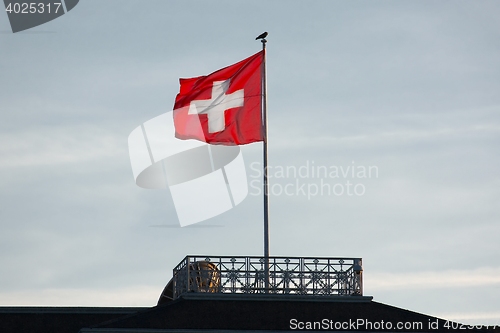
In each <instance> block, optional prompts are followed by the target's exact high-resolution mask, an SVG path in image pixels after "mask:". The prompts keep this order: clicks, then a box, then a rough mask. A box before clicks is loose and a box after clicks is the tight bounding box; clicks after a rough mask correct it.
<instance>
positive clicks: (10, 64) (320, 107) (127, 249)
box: [0, 0, 500, 324]
mask: <svg viewBox="0 0 500 333" xmlns="http://www.w3.org/2000/svg"><path fill="white" fill-rule="evenodd" d="M499 14H500V4H499V3H498V2H495V1H481V2H476V1H453V2H452V1H440V2H435V1H405V2H400V1H349V2H347V1H344V2H342V1H314V2H312V1H309V2H306V1H272V2H268V1H251V2H250V1H218V0H216V1H210V2H209V1H182V2H180V1H179V2H173V1H153V0H149V1H144V2H138V1H123V0H121V1H113V0H106V1H98V0H87V1H81V2H80V3H79V4H78V5H77V6H76V7H75V8H74V9H73V10H72V11H71V12H69V13H68V14H66V15H63V16H62V17H60V18H58V19H56V20H54V21H51V22H49V23H46V24H44V25H41V26H39V27H36V28H33V29H30V30H27V31H25V32H20V33H16V34H12V32H11V31H10V26H9V23H8V19H7V15H6V14H0V50H1V59H2V61H1V64H0V72H1V73H2V74H1V75H0V91H1V93H0V97H1V103H0V115H1V117H2V122H1V123H0V142H1V145H0V230H1V232H0V249H1V251H0V266H1V267H2V274H0V305H96V306H106V305H121V306H137V305H144V306H149V305H154V304H155V303H156V301H157V298H158V296H159V294H160V292H161V290H162V289H163V287H164V285H165V284H166V283H167V282H168V280H169V279H170V277H171V270H172V268H173V267H174V266H175V265H176V264H177V263H178V262H179V261H180V260H182V258H183V257H184V256H185V255H187V254H212V255H261V254H262V198H261V197H259V196H255V195H249V196H248V197H247V199H246V200H245V201H244V202H243V203H241V204H240V205H239V206H237V207H236V208H235V209H233V210H231V211H229V212H227V213H224V214H222V215H219V216H217V217H215V218H213V219H210V220H208V221H206V222H203V223H201V224H200V225H201V226H205V227H200V228H172V227H167V226H169V225H173V224H176V223H177V222H176V221H177V218H176V212H175V208H174V206H173V203H172V199H171V197H170V194H169V192H168V191H166V190H165V191H160V190H158V191H156V190H145V189H142V188H140V187H138V186H136V185H135V183H134V179H133V175H132V170H131V167H130V160H129V156H128V147H127V138H128V135H129V134H130V132H131V131H132V130H133V129H134V128H136V127H137V126H139V125H140V124H142V123H144V122H145V121H147V120H149V119H151V118H154V117H156V116H158V115H160V114H162V113H165V112H167V111H170V110H172V106H173V102H174V98H175V95H176V94H177V92H178V78H179V77H192V76H199V75H204V74H208V73H210V72H212V71H214V70H217V69H219V68H221V67H224V66H227V65H230V64H232V63H235V62H237V61H239V60H241V59H244V58H246V57H248V56H250V55H251V54H253V53H255V52H257V51H258V50H259V49H260V47H261V46H260V43H259V42H256V41H255V40H254V38H255V36H257V35H258V34H260V33H261V32H263V31H268V32H269V37H268V41H269V42H268V58H267V66H268V67H267V68H268V102H269V163H270V165H272V166H284V167H286V166H292V167H296V168H299V167H300V166H302V165H305V164H307V163H310V164H312V163H314V164H315V165H317V166H326V167H332V166H334V167H335V166H336V167H343V168H346V167H349V166H365V167H368V166H376V167H377V170H378V174H377V176H376V177H371V178H364V179H351V178H346V179H344V178H342V179H329V180H328V181H331V182H332V184H333V183H336V182H345V181H347V180H350V181H352V182H353V183H356V184H358V183H359V184H362V185H363V188H365V192H364V194H363V195H354V196H348V195H340V196H332V195H330V196H327V195H316V196H313V197H311V198H309V199H308V198H307V197H306V196H303V195H293V196H286V195H273V196H272V197H271V199H270V205H271V206H270V207H271V208H270V221H271V222H270V223H271V227H270V232H271V254H272V255H282V256H287V255H290V256H292V255H293V256H346V257H362V258H363V259H364V286H365V294H367V295H372V296H374V300H376V301H379V302H382V303H388V304H391V305H395V306H399V307H402V308H406V309H410V310H414V311H418V312H422V313H426V314H430V315H436V316H441V317H445V318H450V319H455V320H461V321H464V322H474V323H476V322H482V323H485V322H486V323H490V324H500V305H499V303H498V299H499V298H500V288H499V287H500V278H499V276H500V259H499V256H498V255H499V254H500V243H499V242H498V235H499V234H500V224H499V218H500V210H499V208H498V207H499V206H498V202H499V199H500V177H499V174H498V167H499V166H500V158H499V154H498V153H499V150H498V147H499V146H500V94H499V93H498V92H499V91H500V63H499V61H498V59H500V43H499V40H500V22H499V21H498V16H499ZM261 150H262V146H261V144H260V143H256V144H251V145H248V146H244V147H243V148H242V152H243V155H244V159H245V163H246V164H247V167H248V169H247V171H248V176H249V180H251V179H252V174H253V171H252V168H251V165H252V163H260V162H261V153H262V152H261ZM290 181H292V182H293V181H296V179H290V178H281V179H277V178H276V179H272V180H271V185H272V184H273V183H272V182H274V184H282V185H286V184H287V182H290ZM301 181H303V182H305V183H307V184H313V183H315V182H317V181H318V179H312V178H309V179H301ZM162 225H165V227H162ZM214 225H216V226H218V227H210V226H214Z"/></svg>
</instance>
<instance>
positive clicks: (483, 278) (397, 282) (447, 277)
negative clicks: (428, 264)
mask: <svg viewBox="0 0 500 333" xmlns="http://www.w3.org/2000/svg"><path fill="white" fill-rule="evenodd" d="M489 285H500V267H495V268H490V267H485V268H478V269H475V270H447V271H442V272H436V271H432V272H416V273H400V274H398V273H370V279H369V280H366V281H365V289H367V290H368V289H369V290H370V292H375V291H380V290H394V289H435V288H464V287H479V286H489Z"/></svg>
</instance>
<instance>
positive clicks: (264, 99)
mask: <svg viewBox="0 0 500 333" xmlns="http://www.w3.org/2000/svg"><path fill="white" fill-rule="evenodd" d="M266 35H267V34H266ZM261 41H262V53H263V59H262V127H263V134H264V158H263V160H264V161H263V162H264V259H265V268H264V269H265V272H264V274H265V292H266V293H268V292H269V278H270V276H269V196H268V194H269V186H268V184H267V84H266V43H267V40H266V39H265V38H262V40H261Z"/></svg>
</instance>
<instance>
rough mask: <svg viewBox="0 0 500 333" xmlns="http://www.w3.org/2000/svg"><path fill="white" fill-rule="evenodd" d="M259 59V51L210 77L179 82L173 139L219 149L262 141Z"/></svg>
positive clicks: (174, 113) (261, 58)
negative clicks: (187, 140)
mask: <svg viewBox="0 0 500 333" xmlns="http://www.w3.org/2000/svg"><path fill="white" fill-rule="evenodd" d="M263 59H264V51H261V52H258V53H256V54H254V55H253V56H251V57H249V58H247V59H245V60H242V61H240V62H238V63H236V64H234V65H231V66H228V67H225V68H223V69H220V70H218V71H216V72H214V73H212V74H209V75H206V76H199V77H194V78H190V79H180V80H179V81H180V91H179V94H178V95H177V97H176V99H175V105H174V112H173V117H174V125H175V136H176V137H177V138H179V139H196V140H200V141H204V142H207V143H211V144H223V145H243V144H248V143H252V142H256V141H263V140H264V133H263V127H262V115H261V103H262V89H261V78H262V62H263Z"/></svg>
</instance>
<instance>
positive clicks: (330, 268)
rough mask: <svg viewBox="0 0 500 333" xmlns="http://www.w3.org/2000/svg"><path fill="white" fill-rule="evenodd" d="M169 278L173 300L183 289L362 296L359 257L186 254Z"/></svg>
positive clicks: (216, 291) (187, 290)
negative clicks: (267, 269) (171, 283)
mask: <svg viewBox="0 0 500 333" xmlns="http://www.w3.org/2000/svg"><path fill="white" fill-rule="evenodd" d="M266 264H267V265H268V267H269V277H268V281H269V283H268V284H266V275H267V273H266V270H265V268H266ZM172 280H173V298H174V299H176V298H177V297H179V296H180V295H182V294H183V293H186V292H204V293H232V294H296V295H323V296H331V295H339V296H362V295H363V268H362V260H361V258H311V257H307V258H303V257H269V258H268V261H266V258H264V257H229V256H224V257H221V256H187V257H185V258H184V259H183V260H182V261H181V262H180V263H179V264H178V265H177V266H176V267H175V268H174V271H173V278H172ZM266 285H267V286H268V287H267V288H266Z"/></svg>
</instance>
